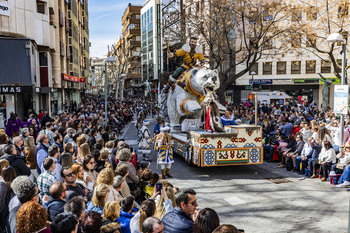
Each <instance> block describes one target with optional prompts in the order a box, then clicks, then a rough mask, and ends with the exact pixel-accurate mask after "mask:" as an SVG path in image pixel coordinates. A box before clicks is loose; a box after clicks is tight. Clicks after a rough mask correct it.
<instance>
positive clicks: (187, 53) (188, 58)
mask: <svg viewBox="0 0 350 233" xmlns="http://www.w3.org/2000/svg"><path fill="white" fill-rule="evenodd" d="M197 41H198V38H197V37H191V38H190V41H189V43H186V44H185V45H183V46H182V48H181V49H178V50H176V52H175V53H171V52H170V51H169V53H168V58H173V57H183V58H184V63H183V64H182V65H181V66H180V67H179V68H177V69H176V70H175V72H174V73H173V74H172V75H170V76H169V81H170V82H171V83H174V82H175V81H176V80H177V78H178V77H180V75H181V74H182V73H183V72H184V71H185V70H188V69H190V68H192V67H193V66H195V65H196V62H197V60H199V61H200V62H201V63H202V64H204V62H205V58H204V56H203V51H202V48H200V47H199V46H198V47H197Z"/></svg>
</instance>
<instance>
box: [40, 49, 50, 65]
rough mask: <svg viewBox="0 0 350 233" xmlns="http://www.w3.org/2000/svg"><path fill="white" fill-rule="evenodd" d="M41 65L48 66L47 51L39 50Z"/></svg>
mask: <svg viewBox="0 0 350 233" xmlns="http://www.w3.org/2000/svg"><path fill="white" fill-rule="evenodd" d="M39 66H45V67H47V66H48V61H47V54H46V52H39Z"/></svg>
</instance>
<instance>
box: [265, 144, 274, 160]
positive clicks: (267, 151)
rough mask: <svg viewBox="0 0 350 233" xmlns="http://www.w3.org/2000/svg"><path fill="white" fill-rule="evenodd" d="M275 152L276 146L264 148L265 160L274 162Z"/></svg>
mask: <svg viewBox="0 0 350 233" xmlns="http://www.w3.org/2000/svg"><path fill="white" fill-rule="evenodd" d="M274 150H275V147H274V146H271V145H270V146H267V145H265V146H264V159H265V160H272V157H273V152H274Z"/></svg>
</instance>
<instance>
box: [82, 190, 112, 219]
mask: <svg viewBox="0 0 350 233" xmlns="http://www.w3.org/2000/svg"><path fill="white" fill-rule="evenodd" d="M108 192H109V187H108V185H106V184H99V185H97V186H96V187H95V189H94V193H93V195H92V198H91V201H90V202H89V203H88V204H87V206H86V213H88V212H90V211H95V212H97V213H99V214H101V215H102V214H103V208H104V206H105V204H106V200H107V195H108Z"/></svg>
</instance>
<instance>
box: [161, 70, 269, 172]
mask: <svg viewBox="0 0 350 233" xmlns="http://www.w3.org/2000/svg"><path fill="white" fill-rule="evenodd" d="M219 87H220V81H219V78H218V73H217V71H216V70H211V69H209V68H207V67H199V66H197V67H193V68H192V69H189V70H187V71H185V72H184V73H183V74H182V76H180V77H179V79H178V80H177V81H176V82H175V83H174V84H173V85H172V86H171V88H170V89H169V90H168V93H167V100H166V102H165V101H164V100H163V104H166V106H167V117H168V119H169V123H170V128H171V136H172V138H173V140H174V146H173V151H174V153H175V154H178V155H180V156H182V157H184V159H185V161H186V162H187V163H189V164H193V165H196V166H199V167H208V166H228V165H230V166H231V165H248V164H261V163H263V144H262V129H261V127H260V126H255V125H233V126H225V127H223V126H222V124H221V121H220V113H222V112H224V111H225V110H226V108H225V107H224V106H222V105H221V104H220V103H219V102H218V101H217V100H216V95H215V91H216V90H217V89H218V88H219ZM203 122H204V123H203Z"/></svg>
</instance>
